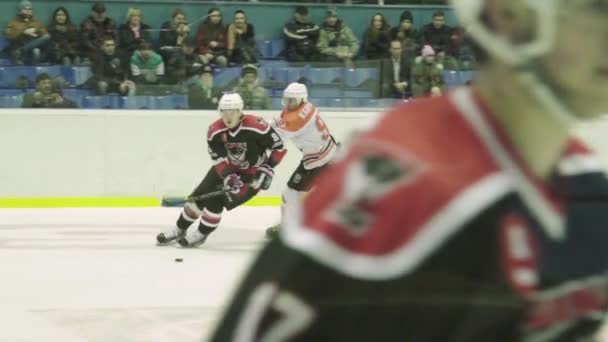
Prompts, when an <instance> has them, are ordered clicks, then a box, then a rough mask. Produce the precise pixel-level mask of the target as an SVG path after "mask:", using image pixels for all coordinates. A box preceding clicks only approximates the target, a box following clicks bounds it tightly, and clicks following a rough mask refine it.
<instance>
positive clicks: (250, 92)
mask: <svg viewBox="0 0 608 342" xmlns="http://www.w3.org/2000/svg"><path fill="white" fill-rule="evenodd" d="M234 92H235V93H238V94H239V95H241V97H242V98H243V102H244V104H245V109H248V110H252V109H270V96H269V95H268V92H267V91H266V89H264V88H263V87H262V86H261V85H260V84H259V82H258V68H257V67H256V66H255V65H253V64H246V65H243V69H242V71H241V80H240V81H239V84H238V85H237V86H236V87H235V88H234Z"/></svg>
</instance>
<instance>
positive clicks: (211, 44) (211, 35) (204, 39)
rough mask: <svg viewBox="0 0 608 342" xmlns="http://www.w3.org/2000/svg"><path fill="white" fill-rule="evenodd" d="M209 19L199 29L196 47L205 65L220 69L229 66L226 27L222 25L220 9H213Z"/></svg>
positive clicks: (209, 13)
mask: <svg viewBox="0 0 608 342" xmlns="http://www.w3.org/2000/svg"><path fill="white" fill-rule="evenodd" d="M207 14H208V17H207V18H206V19H205V20H204V21H203V23H202V24H201V25H200V26H199V27H198V31H197V32H196V46H197V48H198V53H199V54H200V55H201V58H202V59H203V62H204V63H205V64H209V63H213V64H216V65H217V66H219V67H225V66H226V65H227V64H228V59H227V58H226V27H225V26H224V24H223V23H222V13H221V12H220V9H219V8H216V7H214V8H212V9H210V10H209V11H208V12H207Z"/></svg>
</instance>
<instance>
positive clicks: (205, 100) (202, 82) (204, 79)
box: [188, 65, 222, 109]
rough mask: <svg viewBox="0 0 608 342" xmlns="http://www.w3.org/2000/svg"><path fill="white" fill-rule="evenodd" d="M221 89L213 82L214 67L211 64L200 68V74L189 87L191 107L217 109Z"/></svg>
mask: <svg viewBox="0 0 608 342" xmlns="http://www.w3.org/2000/svg"><path fill="white" fill-rule="evenodd" d="M221 96H222V93H221V91H220V90H219V89H218V88H216V87H215V86H214V84H213V68H211V66H209V65H205V66H204V67H202V68H200V69H199V75H198V77H197V78H196V80H194V83H193V84H192V85H191V86H190V88H189V89H188V104H189V105H190V109H217V102H218V101H219V99H220V97H221Z"/></svg>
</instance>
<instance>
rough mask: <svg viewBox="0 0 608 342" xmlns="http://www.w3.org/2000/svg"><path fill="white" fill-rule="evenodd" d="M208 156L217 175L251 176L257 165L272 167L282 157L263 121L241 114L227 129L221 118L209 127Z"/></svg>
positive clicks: (278, 142)
mask: <svg viewBox="0 0 608 342" xmlns="http://www.w3.org/2000/svg"><path fill="white" fill-rule="evenodd" d="M207 143H208V147H209V154H210V155H211V159H212V160H213V164H214V167H215V170H216V171H217V173H218V175H220V176H221V177H225V176H227V175H228V174H231V173H238V174H243V175H249V174H251V175H254V174H255V172H256V171H255V168H256V167H258V166H260V165H261V164H268V165H270V166H271V167H274V166H276V165H277V164H278V163H279V162H280V161H281V159H283V157H284V156H285V154H286V152H287V151H286V149H285V148H284V146H283V141H282V140H281V138H280V137H279V135H278V134H277V133H276V132H275V131H274V129H273V128H272V127H270V125H269V124H268V123H267V122H266V121H264V119H263V118H261V117H258V116H256V115H250V114H245V115H243V119H242V120H241V122H240V123H239V125H238V126H237V127H235V128H233V129H228V127H226V125H225V124H224V122H223V121H222V120H221V119H218V120H217V121H215V122H214V123H213V124H211V125H210V126H209V131H208V132H207Z"/></svg>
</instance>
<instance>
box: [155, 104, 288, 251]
mask: <svg viewBox="0 0 608 342" xmlns="http://www.w3.org/2000/svg"><path fill="white" fill-rule="evenodd" d="M218 109H219V112H220V115H221V118H220V119H218V120H217V121H215V122H214V123H213V124H211V126H209V130H208V132H207V144H208V150H209V154H210V156H211V160H212V161H213V165H214V166H213V167H212V168H211V169H210V170H209V172H207V175H206V176H205V178H204V179H203V181H202V182H201V184H200V185H199V186H198V187H197V188H196V189H194V191H193V192H192V194H191V195H190V197H192V198H196V197H197V196H200V195H204V194H208V193H211V192H214V191H217V190H218V189H220V188H225V189H230V191H229V192H227V193H225V194H222V195H220V196H216V197H211V198H207V199H201V200H193V201H188V202H186V205H185V206H184V209H183V210H182V212H181V214H180V216H179V218H178V220H177V223H176V224H175V226H173V227H170V228H169V229H167V230H166V231H163V232H161V233H160V234H158V236H157V237H156V240H157V243H158V244H161V245H162V244H168V243H170V242H172V241H174V240H177V242H178V243H179V244H180V245H181V246H182V247H195V246H199V245H201V244H202V243H204V242H205V240H206V239H207V237H208V236H209V234H211V233H212V232H213V231H214V230H215V229H216V228H217V227H218V226H219V224H220V220H221V218H222V212H223V211H224V209H226V210H232V209H234V208H236V207H238V206H239V205H241V204H243V203H245V202H247V201H248V200H250V199H251V198H252V197H254V196H255V195H256V194H257V193H258V192H259V191H260V190H267V189H268V188H269V187H270V183H271V181H272V178H273V176H274V171H273V170H274V167H275V166H276V165H277V164H278V163H279V162H280V161H281V159H283V156H284V155H285V153H286V150H285V149H284V147H283V141H282V140H281V138H280V137H279V135H278V134H277V133H276V132H275V131H274V129H273V128H272V127H270V125H269V124H268V123H266V121H264V119H262V118H261V117H259V116H256V115H250V114H243V100H242V99H241V96H239V94H236V93H231V94H225V95H224V96H222V98H221V99H220V101H219V106H218ZM196 221H198V227H196V228H194V229H188V228H189V227H190V226H191V225H192V224H193V223H194V222H196Z"/></svg>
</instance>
